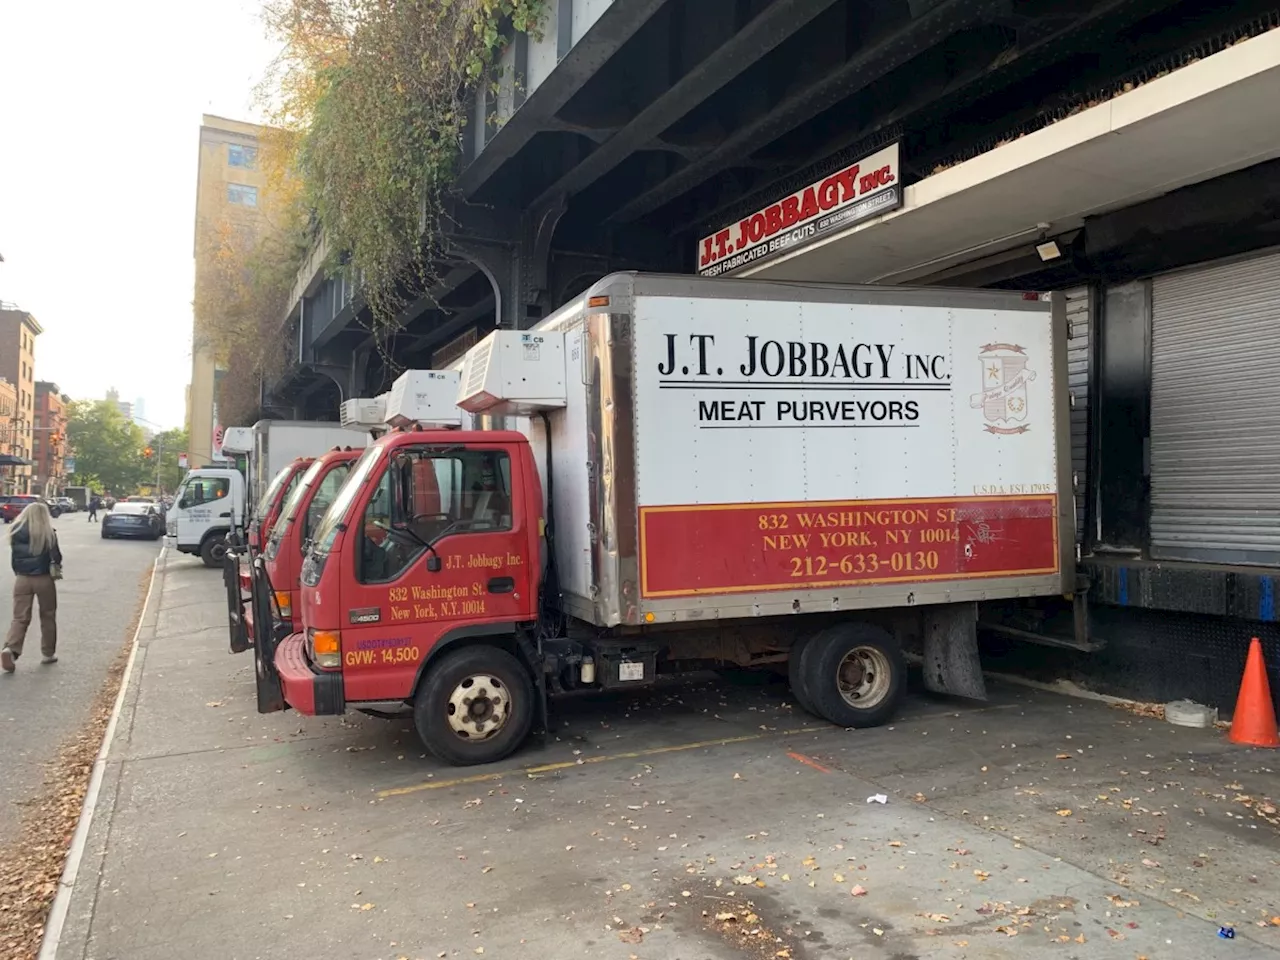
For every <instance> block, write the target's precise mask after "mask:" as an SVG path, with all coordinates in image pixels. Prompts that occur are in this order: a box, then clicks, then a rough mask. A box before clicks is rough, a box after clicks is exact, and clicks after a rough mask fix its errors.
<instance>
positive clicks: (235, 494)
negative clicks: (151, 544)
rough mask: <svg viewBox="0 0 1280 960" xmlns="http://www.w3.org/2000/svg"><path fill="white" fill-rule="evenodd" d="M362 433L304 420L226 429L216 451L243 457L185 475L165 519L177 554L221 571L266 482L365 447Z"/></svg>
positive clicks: (262, 422)
mask: <svg viewBox="0 0 1280 960" xmlns="http://www.w3.org/2000/svg"><path fill="white" fill-rule="evenodd" d="M368 443H369V433H368V429H367V428H358V427H346V426H343V425H342V424H339V423H332V422H317V421H310V420H259V421H258V422H257V423H255V424H254V425H253V426H252V427H230V428H228V429H227V431H226V434H225V436H224V437H223V442H222V452H223V453H224V454H230V455H232V456H233V457H235V458H236V460H237V462H238V461H239V459H240V458H241V457H243V462H244V472H243V473H242V472H241V471H240V469H239V468H238V467H237V466H233V465H228V466H224V467H197V468H196V469H194V470H191V471H189V472H188V473H187V475H186V477H184V478H183V481H182V485H181V486H180V487H179V488H178V490H177V492H176V494H175V496H174V502H173V507H172V508H170V510H169V512H168V515H167V517H166V526H167V532H168V534H169V536H171V537H173V538H174V540H175V546H176V547H177V549H178V552H179V553H190V554H194V555H197V556H199V557H200V559H201V560H202V561H204V564H205V566H208V567H217V566H221V565H222V562H223V560H224V559H225V557H226V553H227V540H228V537H229V536H230V535H231V534H232V532H233V531H234V532H236V533H237V534H243V533H244V531H245V529H246V528H247V526H248V524H249V523H250V522H251V520H252V518H253V515H254V512H255V508H256V506H257V504H258V502H259V501H260V500H261V499H262V497H263V495H264V494H265V493H266V491H267V489H268V488H269V487H270V485H271V479H272V478H273V477H274V476H275V475H276V474H278V473H279V472H280V471H281V470H282V469H284V467H285V466H287V465H288V464H290V463H292V462H293V461H294V460H296V459H297V458H299V457H316V456H319V455H320V454H322V453H324V452H325V451H326V450H332V449H333V448H334V447H361V448H363V447H365V446H366V445H367V444H368Z"/></svg>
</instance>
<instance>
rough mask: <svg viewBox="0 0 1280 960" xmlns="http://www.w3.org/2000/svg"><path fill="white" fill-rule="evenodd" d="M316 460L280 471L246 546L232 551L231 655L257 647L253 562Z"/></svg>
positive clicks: (228, 581)
mask: <svg viewBox="0 0 1280 960" xmlns="http://www.w3.org/2000/svg"><path fill="white" fill-rule="evenodd" d="M313 459H314V458H312V457H298V458H297V459H296V460H293V461H291V462H290V463H288V464H287V465H286V466H284V467H283V468H281V469H280V471H279V472H277V473H276V475H275V476H274V477H272V478H271V483H270V484H268V485H267V489H266V491H265V492H264V493H263V495H262V499H261V500H260V501H259V502H258V505H257V506H256V507H255V508H254V511H253V515H252V517H251V519H250V521H249V524H248V530H247V536H246V543H245V544H244V545H237V546H235V547H233V548H232V549H230V550H229V551H228V553H227V556H226V561H225V568H224V571H223V580H224V583H225V585H226V588H227V624H228V628H229V630H230V638H231V652H232V653H243V652H244V651H245V650H248V649H249V647H251V646H252V645H253V642H254V640H253V612H252V587H253V581H252V570H253V567H252V561H253V557H254V556H256V555H257V554H258V553H259V552H260V551H261V550H262V547H263V545H264V544H265V542H266V539H267V537H269V536H270V534H271V531H272V529H273V528H274V526H275V524H276V523H277V521H278V519H279V517H280V516H281V513H282V510H283V508H284V503H285V501H286V500H287V499H288V498H289V497H290V496H291V495H292V494H293V493H294V491H295V490H296V489H297V486H298V483H299V481H300V479H301V477H302V475H303V473H305V472H306V470H307V469H308V468H309V467H310V466H311V463H312V461H313Z"/></svg>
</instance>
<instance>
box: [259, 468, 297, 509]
mask: <svg viewBox="0 0 1280 960" xmlns="http://www.w3.org/2000/svg"><path fill="white" fill-rule="evenodd" d="M293 475H294V473H293V464H289V465H288V466H287V467H284V468H283V469H282V470H281V471H280V472H279V473H277V474H276V475H275V476H274V477H272V478H271V483H270V484H269V485H268V486H267V492H266V493H264V494H263V495H262V499H261V500H259V501H258V509H257V511H255V514H254V515H255V516H257V517H264V516H266V514H267V510H268V509H269V508H270V506H271V501H272V500H274V499H275V498H276V494H278V493H279V492H280V490H281V488H283V487H284V485H285V484H286V483H288V482H289V478H290V477H291V476H293Z"/></svg>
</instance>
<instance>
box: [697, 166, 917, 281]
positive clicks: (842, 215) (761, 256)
mask: <svg viewBox="0 0 1280 960" xmlns="http://www.w3.org/2000/svg"><path fill="white" fill-rule="evenodd" d="M898 155H899V148H898V144H896V143H894V144H891V145H890V146H887V147H885V148H884V149H883V150H878V151H876V152H875V153H873V154H871V155H870V156H868V157H863V158H862V159H861V160H859V161H858V162H857V163H851V164H849V166H847V167H844V168H842V169H840V170H837V171H836V172H835V173H833V174H831V175H830V176H827V177H823V178H822V179H821V180H816V181H814V182H813V183H811V184H809V185H808V186H807V187H805V188H803V189H802V190H797V191H796V192H795V193H793V194H791V195H790V196H788V197H783V198H782V199H781V200H778V201H776V202H775V203H771V204H769V206H767V207H765V208H764V209H763V210H757V211H756V212H755V213H753V214H750V215H749V216H746V217H743V218H742V219H741V220H739V221H738V222H737V223H735V224H731V225H729V226H727V227H725V228H724V229H723V230H719V231H717V232H716V233H713V234H711V235H709V236H706V237H703V238H702V240H701V241H700V242H699V244H698V253H697V270H698V273H699V274H700V275H701V276H704V277H718V276H720V275H721V274H725V273H729V272H731V271H734V270H740V269H742V268H743V267H746V266H748V265H750V264H755V263H759V262H760V261H761V260H765V259H768V258H769V257H774V256H777V255H778V254H780V253H783V252H784V251H792V250H795V249H796V248H797V247H802V246H805V245H806V244H809V243H813V242H814V241H815V240H817V239H818V238H819V237H822V236H825V235H826V234H829V233H831V232H833V231H835V230H840V229H843V228H844V227H848V226H852V225H853V224H855V223H858V222H859V221H862V220H867V219H870V218H871V217H877V216H880V215H881V214H884V213H888V212H889V211H890V210H896V209H897V208H898V207H900V206H902V182H901V180H902V178H901V175H900V171H899V156H898Z"/></svg>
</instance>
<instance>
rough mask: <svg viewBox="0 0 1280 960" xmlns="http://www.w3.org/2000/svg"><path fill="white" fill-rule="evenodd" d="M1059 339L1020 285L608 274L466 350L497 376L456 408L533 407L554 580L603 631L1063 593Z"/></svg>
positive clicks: (571, 606) (466, 392)
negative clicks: (984, 287)
mask: <svg viewBox="0 0 1280 960" xmlns="http://www.w3.org/2000/svg"><path fill="white" fill-rule="evenodd" d="M591 304H595V306H592V305H591ZM552 336H560V337H563V349H562V350H559V349H557V350H555V351H549V350H547V349H546V347H545V344H539V342H538V340H539V339H543V340H545V339H546V338H550V337H552ZM1065 336H1066V332H1065V320H1064V318H1063V317H1062V315H1061V311H1060V310H1057V309H1055V307H1054V305H1053V304H1052V303H1051V302H1050V300H1049V299H1048V298H1041V297H1039V296H1035V295H1025V294H1019V293H1006V292H993V291H964V290H933V289H930V290H913V289H904V288H895V287H838V286H829V285H803V284H790V283H763V282H757V281H732V280H706V279H700V278H688V277H666V276H653V275H631V274H625V275H617V276H614V277H612V278H608V279H607V280H606V281H602V282H601V283H600V284H599V285H597V286H596V287H594V288H592V290H591V292H590V296H589V297H586V298H584V299H583V300H581V301H578V302H576V303H575V304H571V305H569V306H568V307H566V308H564V309H562V310H561V311H558V312H557V313H556V314H553V315H552V316H551V317H549V318H548V319H547V320H546V321H544V322H543V324H541V325H540V326H539V327H537V328H535V329H534V330H532V331H527V332H515V331H510V332H507V331H499V332H498V333H497V334H495V335H494V337H495V339H496V340H498V341H506V342H505V343H498V344H494V345H491V346H490V348H489V349H487V350H486V349H485V344H483V343H482V344H479V345H477V347H476V348H474V349H473V357H474V358H476V359H479V358H480V357H483V356H485V355H488V356H490V357H492V356H496V355H499V354H500V355H501V357H502V363H503V368H502V370H501V376H494V375H487V374H486V372H485V371H481V370H479V369H478V368H472V369H470V370H464V372H463V378H462V379H463V390H462V394H461V395H460V405H461V406H463V407H464V409H470V410H472V411H473V412H481V411H483V412H485V413H488V414H490V415H495V414H499V415H501V414H505V415H508V416H511V415H514V416H528V415H529V414H530V413H532V412H535V411H539V413H538V416H539V417H541V416H545V417H546V418H547V421H548V424H549V427H550V447H551V462H550V471H549V472H550V482H548V471H547V467H546V436H545V433H544V429H543V427H542V424H541V423H539V422H538V420H537V419H526V420H523V421H519V422H520V423H521V424H522V426H521V429H522V430H523V431H524V432H526V433H527V435H528V436H529V437H530V439H531V440H532V441H533V442H534V444H535V446H537V447H539V448H541V451H542V452H541V456H540V459H541V460H542V463H543V467H542V472H543V483H544V490H550V491H551V496H552V497H553V502H552V503H551V504H550V513H551V516H552V517H554V524H555V541H554V543H555V552H556V560H557V566H558V575H559V582H560V588H561V590H562V591H563V594H564V603H565V606H566V608H567V609H568V610H569V611H570V612H571V613H572V614H573V615H574V616H576V617H579V618H581V619H582V620H585V621H587V622H590V623H593V624H596V625H599V626H610V627H611V626H625V625H642V624H649V623H673V622H684V621H701V622H705V621H706V620H709V619H728V618H755V617H762V616H768V615H780V614H795V613H808V612H826V613H829V612H832V611H847V610H852V609H858V608H891V607H918V606H921V605H928V604H939V603H961V602H968V601H979V600H988V599H996V598H1008V597H1021V596H1035V595H1053V594H1059V595H1060V594H1069V593H1070V592H1071V586H1072V584H1073V581H1074V567H1073V553H1074V551H1073V549H1072V545H1071V542H1070V537H1069V536H1067V537H1065V538H1064V537H1063V535H1062V531H1070V530H1072V529H1073V516H1072V511H1073V509H1074V506H1073V500H1072V497H1071V479H1070V453H1069V427H1068V412H1067V403H1068V401H1067V395H1066V376H1065V369H1064V364H1065V359H1066V352H1065V350H1066V342H1065ZM561 357H562V358H563V360H561V359H560V358H561ZM544 358H546V359H544ZM470 359H472V358H471V357H469V360H470ZM516 360H518V361H519V362H520V363H522V364H523V366H524V367H525V368H526V369H524V370H523V371H518V370H516V369H515V362H516ZM561 363H563V367H561V366H560V365H561ZM543 365H546V366H547V369H546V370H545V371H542V370H541V369H540V368H541V367H542V366H543ZM561 369H562V370H563V371H564V372H563V373H562V374H560V373H558V371H559V370H561ZM557 379H558V380H559V381H560V382H562V383H563V384H564V385H565V386H564V390H563V397H562V398H553V399H552V400H551V401H550V402H548V399H547V394H548V392H549V387H548V384H549V383H553V382H556V381H557ZM499 384H502V385H503V386H502V387H501V388H499V387H498V385H499ZM521 385H527V387H526V389H524V390H523V391H522V390H521ZM495 390H498V391H499V392H501V390H505V391H506V392H507V393H508V394H509V395H508V396H504V397H495V396H494V394H495Z"/></svg>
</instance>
